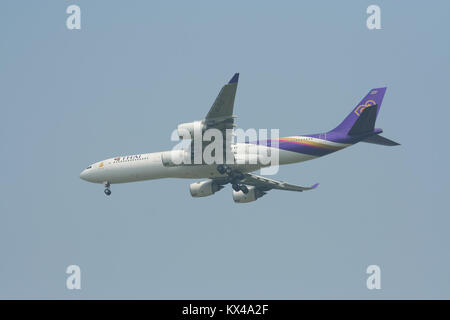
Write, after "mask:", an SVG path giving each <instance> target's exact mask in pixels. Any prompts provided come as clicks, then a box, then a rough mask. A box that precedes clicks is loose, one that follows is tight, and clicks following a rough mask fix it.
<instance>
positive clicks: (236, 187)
mask: <svg viewBox="0 0 450 320" xmlns="http://www.w3.org/2000/svg"><path fill="white" fill-rule="evenodd" d="M231 187H232V188H233V190H234V191H236V192H239V190H241V188H239V185H238V184H237V183H233V184H232V185H231Z"/></svg>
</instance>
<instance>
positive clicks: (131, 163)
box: [80, 73, 399, 203]
mask: <svg viewBox="0 0 450 320" xmlns="http://www.w3.org/2000/svg"><path fill="white" fill-rule="evenodd" d="M238 80H239V73H236V74H234V76H233V77H232V78H231V80H230V81H229V82H228V83H227V84H225V85H224V86H223V87H222V89H221V91H220V92H219V95H218V96H217V98H216V100H215V101H214V103H213V105H212V107H211V109H210V110H209V112H208V113H207V115H206V117H205V119H203V120H201V121H195V122H190V123H182V124H180V125H178V127H177V131H178V133H179V136H180V137H181V136H182V135H181V133H180V132H182V131H183V130H184V131H187V132H189V133H191V134H192V133H194V130H195V128H200V129H201V130H202V132H204V131H205V130H208V129H217V130H219V131H220V132H222V133H224V134H226V131H227V132H228V131H229V130H233V128H234V127H235V126H236V125H235V123H234V119H235V118H236V116H234V115H233V109H234V100H235V95H236V90H237V85H238ZM385 92H386V87H383V88H375V89H371V90H370V91H369V93H367V95H366V96H365V97H364V98H363V99H362V100H361V102H360V103H358V104H357V105H356V107H355V108H354V109H353V110H352V111H351V112H350V114H348V115H347V117H346V118H345V119H344V120H343V121H342V122H341V123H340V124H339V125H338V126H337V127H336V128H334V129H332V130H330V131H328V132H325V133H319V134H310V135H302V136H289V137H285V138H279V139H265V140H256V141H245V142H243V143H230V144H229V146H228V147H224V149H227V150H228V151H230V154H232V157H231V158H232V162H231V163H230V162H227V163H225V164H223V163H219V162H217V163H204V162H201V163H199V164H190V163H183V162H181V163H180V162H177V161H174V159H175V158H177V157H180V156H181V157H185V156H186V157H187V158H189V157H190V156H192V148H191V149H189V148H187V149H181V150H170V151H164V152H155V153H145V154H138V155H129V156H119V157H114V158H110V159H106V160H102V161H99V162H96V163H94V164H91V165H89V166H88V167H87V168H86V169H85V170H83V171H82V172H81V174H80V178H81V179H83V180H86V181H89V182H93V183H101V184H104V186H105V189H104V192H105V194H106V195H108V196H109V195H111V189H110V186H111V184H118V183H126V182H135V181H143V180H153V179H161V178H185V179H186V178H187V179H205V180H202V181H199V182H195V183H192V184H190V186H189V190H190V193H191V196H192V197H206V196H210V195H213V194H214V193H216V192H217V191H219V190H221V189H223V188H224V186H225V185H227V184H229V183H230V184H231V185H232V196H233V200H234V201H235V202H236V203H248V202H252V201H255V200H257V199H259V198H261V197H262V196H264V195H265V194H266V193H267V192H268V191H269V190H272V189H276V190H289V191H298V192H302V191H307V190H312V189H315V188H316V187H317V186H318V184H317V183H316V184H314V185H312V186H310V187H303V186H298V185H294V184H289V183H286V182H283V181H277V180H274V179H270V178H267V177H263V176H260V175H256V174H254V173H252V172H253V171H256V170H259V169H261V168H263V167H264V166H265V165H266V166H267V164H265V165H264V164H262V163H261V162H258V161H256V163H255V162H253V163H248V162H245V161H244V162H243V161H237V160H238V159H242V158H245V157H249V156H251V155H252V154H253V155H254V154H258V152H260V151H261V150H262V149H264V151H265V152H267V151H269V154H270V151H271V150H272V151H276V152H277V155H278V162H279V164H280V165H284V164H291V163H296V162H302V161H307V160H312V159H316V158H319V157H322V156H325V155H328V154H331V153H333V152H336V151H338V150H342V149H345V148H347V147H349V146H351V145H354V144H356V143H358V142H366V143H372V144H378V145H384V146H396V145H399V143H397V142H394V141H392V140H389V139H387V138H385V137H383V136H381V135H380V133H382V132H383V131H382V129H378V128H375V121H376V118H377V116H378V112H379V111H380V106H381V102H382V100H383V97H384V94H385ZM191 145H192V143H191ZM250 145H252V146H253V148H251V149H250V148H249V146H250ZM201 147H202V150H203V148H204V146H201ZM255 149H256V151H255ZM250 150H251V151H250ZM255 152H256V153H255ZM250 153H252V154H250Z"/></svg>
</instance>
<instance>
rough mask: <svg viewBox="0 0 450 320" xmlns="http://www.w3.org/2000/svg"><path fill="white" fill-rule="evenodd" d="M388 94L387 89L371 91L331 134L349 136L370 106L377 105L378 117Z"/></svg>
mask: <svg viewBox="0 0 450 320" xmlns="http://www.w3.org/2000/svg"><path fill="white" fill-rule="evenodd" d="M385 92H386V88H376V89H372V90H370V91H369V93H368V94H367V95H366V96H365V97H364V98H363V99H362V100H361V102H360V103H358V105H357V106H356V107H355V109H353V110H352V112H350V114H349V115H348V116H347V117H346V118H345V119H344V121H342V123H341V124H340V125H338V126H337V127H336V128H334V129H333V130H331V131H330V132H339V133H344V134H347V133H348V132H349V131H350V130H351V129H352V127H353V125H354V124H355V122H356V120H358V119H359V116H360V115H361V113H362V112H363V111H364V109H366V108H367V107H369V106H373V105H377V107H376V108H377V111H376V115H375V116H378V112H379V111H380V107H381V102H382V101H383V97H384V93H385Z"/></svg>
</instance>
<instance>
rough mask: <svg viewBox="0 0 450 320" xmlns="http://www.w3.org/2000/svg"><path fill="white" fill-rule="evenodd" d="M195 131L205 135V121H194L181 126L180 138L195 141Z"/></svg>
mask: <svg viewBox="0 0 450 320" xmlns="http://www.w3.org/2000/svg"><path fill="white" fill-rule="evenodd" d="M195 130H197V132H199V133H203V131H204V130H206V125H205V123H204V122H203V121H194V122H187V123H182V124H179V125H178V127H177V133H178V136H179V137H180V138H186V139H188V138H189V139H193V138H194V131H195ZM187 133H189V135H190V137H186V134H187Z"/></svg>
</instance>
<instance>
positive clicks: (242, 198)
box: [233, 186, 266, 203]
mask: <svg viewBox="0 0 450 320" xmlns="http://www.w3.org/2000/svg"><path fill="white" fill-rule="evenodd" d="M247 188H248V193H247V194H245V193H243V192H242V191H237V192H236V191H234V190H233V200H234V202H237V203H247V202H252V201H256V199H259V198H261V197H262V196H263V195H265V194H266V193H265V192H264V191H261V190H258V189H256V188H255V187H254V186H247Z"/></svg>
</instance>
